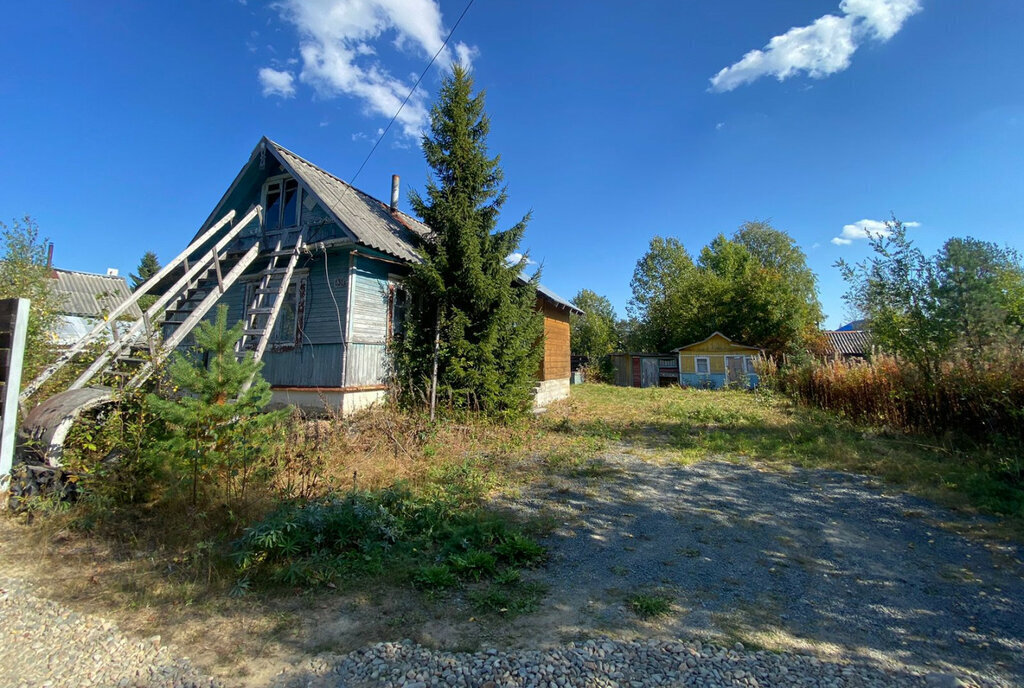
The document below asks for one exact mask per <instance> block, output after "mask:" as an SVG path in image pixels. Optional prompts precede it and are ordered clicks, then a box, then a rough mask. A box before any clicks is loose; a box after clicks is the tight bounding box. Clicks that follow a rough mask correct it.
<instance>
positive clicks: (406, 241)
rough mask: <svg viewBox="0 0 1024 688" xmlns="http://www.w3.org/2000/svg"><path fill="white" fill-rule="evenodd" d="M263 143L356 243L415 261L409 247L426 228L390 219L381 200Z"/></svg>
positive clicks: (403, 219) (402, 217)
mask: <svg viewBox="0 0 1024 688" xmlns="http://www.w3.org/2000/svg"><path fill="white" fill-rule="evenodd" d="M267 144H268V146H269V147H270V148H271V149H272V151H273V152H274V153H276V154H277V155H278V158H279V159H280V160H281V164H283V165H284V166H285V167H286V168H290V169H291V170H292V172H293V173H294V174H295V176H296V177H298V178H299V179H300V180H301V181H302V182H303V183H304V184H305V185H306V186H307V187H308V188H309V190H310V191H312V192H313V194H314V195H316V196H317V197H318V198H319V199H320V200H321V201H322V202H323V203H324V204H325V205H326V206H327V209H328V210H329V211H330V212H331V213H332V214H333V215H334V216H335V218H336V219H337V220H338V221H339V222H341V223H342V224H343V225H344V226H345V227H347V228H348V229H349V231H350V232H352V234H353V235H354V236H355V239H356V240H357V241H358V242H359V243H361V244H364V245H366V246H369V247H370V248H374V249H377V250H378V251H383V252H384V253H387V254H389V255H392V256H395V257H396V258H401V259H402V260H407V261H410V262H415V261H418V260H419V257H418V256H417V255H416V252H415V251H414V250H413V246H414V241H415V240H416V235H419V236H421V237H425V236H427V235H428V234H430V231H429V230H428V229H427V227H426V225H424V224H423V223H421V222H419V221H418V220H415V219H413V218H412V217H410V216H408V215H406V214H405V213H395V215H394V216H393V215H392V214H391V212H390V209H389V206H388V205H386V204H385V203H383V202H382V201H379V200H377V199H376V198H373V197H372V196H370V195H369V194H366V193H363V192H362V191H360V190H359V189H357V188H355V187H354V186H350V185H349V184H346V183H345V182H343V181H342V180H340V179H338V178H337V177H335V176H334V175H333V174H330V173H329V172H326V171H324V170H322V169H321V168H319V167H317V166H316V165H314V164H313V163H311V162H309V161H308V160H306V159H304V158H301V157H299V156H298V155H296V154H295V153H293V152H291V151H290V150H288V149H287V148H285V147H284V146H281V145H278V144H276V143H274V142H273V141H270V140H269V139H268V140H267ZM396 216H397V217H396Z"/></svg>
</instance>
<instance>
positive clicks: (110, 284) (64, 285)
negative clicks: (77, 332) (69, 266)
mask: <svg viewBox="0 0 1024 688" xmlns="http://www.w3.org/2000/svg"><path fill="white" fill-rule="evenodd" d="M53 274H54V277H55V279H56V284H55V285H54V289H55V290H56V291H57V293H58V294H60V295H61V296H62V297H63V299H64V300H63V303H62V304H61V313H62V314H63V315H71V316H80V317H86V318H101V317H103V315H104V313H108V312H110V311H111V310H113V309H114V308H116V307H117V306H119V305H121V304H122V303H123V302H124V301H125V300H127V299H128V298H130V297H131V295H132V292H131V290H130V289H128V283H127V282H125V279H124V278H123V277H113V276H109V275H97V274H95V273H91V272H76V271H74V270H56V269H55V270H54V271H53ZM126 315H128V316H129V317H131V318H134V319H138V318H141V317H142V311H140V310H139V307H138V306H137V305H134V304H133V305H132V307H131V308H129V309H128V312H127V313H126Z"/></svg>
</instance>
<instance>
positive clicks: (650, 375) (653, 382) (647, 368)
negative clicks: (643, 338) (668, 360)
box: [640, 357, 661, 387]
mask: <svg viewBox="0 0 1024 688" xmlns="http://www.w3.org/2000/svg"><path fill="white" fill-rule="evenodd" d="M640 360H641V369H640V386H641V387H657V386H658V377H659V375H660V373H661V370H660V369H659V368H658V359H656V358H651V357H648V358H642V359H640Z"/></svg>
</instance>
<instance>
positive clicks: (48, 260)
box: [46, 241, 53, 269]
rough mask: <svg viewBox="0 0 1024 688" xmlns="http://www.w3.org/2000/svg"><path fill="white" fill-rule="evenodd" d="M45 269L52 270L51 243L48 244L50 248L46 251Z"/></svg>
mask: <svg viewBox="0 0 1024 688" xmlns="http://www.w3.org/2000/svg"><path fill="white" fill-rule="evenodd" d="M46 267H47V269H52V268H53V242H52V241H51V242H50V248H49V249H48V250H47V251H46Z"/></svg>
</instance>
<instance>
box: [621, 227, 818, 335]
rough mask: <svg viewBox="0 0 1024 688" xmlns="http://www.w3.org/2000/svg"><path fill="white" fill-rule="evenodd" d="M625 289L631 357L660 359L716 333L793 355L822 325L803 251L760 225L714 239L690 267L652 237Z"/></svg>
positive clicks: (669, 244)
mask: <svg viewBox="0 0 1024 688" xmlns="http://www.w3.org/2000/svg"><path fill="white" fill-rule="evenodd" d="M631 286H632V289H633V298H632V300H631V301H630V304H629V312H630V316H631V318H632V319H633V320H634V321H635V327H634V328H633V333H632V334H631V338H632V340H633V341H632V342H631V345H632V346H631V348H636V349H647V350H650V351H666V350H669V349H672V348H674V347H677V346H683V345H685V344H689V343H691V342H695V341H699V340H701V339H703V338H705V337H707V336H708V335H710V334H711V333H712V332H714V331H719V332H722V334H724V335H726V336H727V337H730V338H732V339H735V340H737V341H740V342H744V343H747V344H752V345H755V346H760V347H764V348H765V349H766V350H767V351H768V352H770V353H783V352H787V351H793V350H796V349H798V348H800V347H801V346H802V345H803V344H804V343H805V342H806V341H807V340H809V339H810V338H811V337H812V336H813V333H814V332H815V331H816V330H817V326H818V323H819V322H820V321H821V319H822V314H821V306H820V304H819V302H818V298H817V280H816V278H815V276H814V273H813V272H811V270H810V268H808V267H807V260H806V257H805V255H804V253H803V251H801V250H800V248H799V247H798V246H797V245H796V243H795V242H794V241H793V239H792V237H790V236H789V235H788V234H786V233H785V232H782V231H779V230H777V229H775V228H773V227H772V226H771V225H770V224H768V223H766V222H747V223H745V224H743V225H742V226H741V227H740V228H739V230H738V231H737V232H736V233H735V234H733V236H732V238H726V237H725V236H724V235H719V236H717V237H716V238H715V239H714V240H713V241H712V242H711V243H710V244H708V245H707V246H705V247H704V248H703V249H702V250H701V252H700V255H699V257H698V259H697V261H694V260H693V258H691V256H690V254H689V253H688V252H687V250H686V249H685V247H684V246H683V245H682V243H680V242H679V241H678V240H677V239H674V238H667V239H666V238H662V237H654V239H652V240H651V243H650V247H649V248H648V251H647V253H646V254H645V255H644V256H643V257H641V258H640V260H639V261H637V265H636V269H635V270H634V272H633V281H632V283H631Z"/></svg>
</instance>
